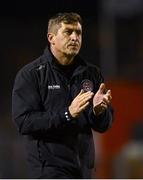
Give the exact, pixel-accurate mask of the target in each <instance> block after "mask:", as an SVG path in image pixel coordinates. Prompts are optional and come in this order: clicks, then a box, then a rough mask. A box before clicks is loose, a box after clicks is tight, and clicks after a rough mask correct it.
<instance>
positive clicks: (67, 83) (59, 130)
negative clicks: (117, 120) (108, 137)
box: [12, 49, 112, 177]
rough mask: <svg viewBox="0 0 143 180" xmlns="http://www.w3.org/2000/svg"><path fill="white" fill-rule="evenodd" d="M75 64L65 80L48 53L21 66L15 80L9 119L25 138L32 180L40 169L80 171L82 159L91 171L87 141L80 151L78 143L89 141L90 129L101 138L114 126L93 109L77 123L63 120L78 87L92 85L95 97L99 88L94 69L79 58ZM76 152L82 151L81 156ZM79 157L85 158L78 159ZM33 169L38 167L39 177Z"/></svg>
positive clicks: (98, 75) (108, 117)
mask: <svg viewBox="0 0 143 180" xmlns="http://www.w3.org/2000/svg"><path fill="white" fill-rule="evenodd" d="M74 61H76V66H75V70H74V72H73V74H72V76H71V78H70V79H69V78H67V77H66V75H65V74H64V73H63V72H62V70H61V69H60V68H59V66H58V65H57V64H56V63H55V60H54V58H53V56H52V55H51V53H50V52H49V50H48V49H46V50H45V52H44V54H43V55H42V56H40V57H39V58H38V59H36V60H35V61H33V62H32V63H29V64H28V65H26V66H24V67H23V68H22V69H21V70H20V71H19V72H18V74H17V76H16V79H15V83H14V88H13V93H12V118H13V120H14V122H15V123H16V125H17V127H18V130H19V132H20V133H21V134H22V135H26V137H27V142H28V143H27V151H28V162H29V165H30V166H31V168H32V167H33V171H35V173H37V175H36V176H35V177H37V176H39V175H40V173H42V172H41V169H42V167H44V166H57V167H65V168H71V169H72V168H73V169H76V168H79V167H80V165H81V164H80V163H81V161H80V157H82V159H84V158H83V157H85V160H86V164H87V166H88V167H92V164H93V160H92V162H91V159H94V157H93V156H92V155H90V156H89V150H91V147H90V146H91V144H90V143H89V142H91V140H90V141H87V140H86V141H85V143H86V144H85V145H84V146H82V145H81V144H80V142H79V138H81V137H82V135H83V137H84V138H85V136H86V137H90V138H92V136H91V135H92V133H91V128H92V129H94V130H95V131H98V132H104V131H106V130H107V129H108V128H109V126H110V125H111V123H112V114H111V111H110V109H108V110H107V111H106V112H105V113H104V114H103V115H100V116H99V117H96V116H95V115H94V114H93V112H92V103H91V105H90V106H89V107H88V109H86V110H85V111H84V112H83V113H81V115H80V116H79V117H78V118H76V119H74V118H73V119H72V118H71V117H70V118H71V119H70V120H67V118H66V115H65V112H66V111H67V108H68V106H69V105H70V103H71V102H72V100H73V99H74V97H75V96H77V94H78V93H79V92H80V90H81V88H82V81H83V80H85V79H88V80H90V81H92V82H93V84H94V88H93V92H94V93H96V91H97V90H98V88H99V86H100V84H101V82H103V78H102V76H101V73H100V71H99V69H98V68H97V67H96V66H94V65H89V64H87V63H85V62H84V61H83V60H82V59H81V58H80V57H78V56H77V57H75V59H74ZM90 138H89V139H90ZM79 144H80V145H79ZM79 147H84V148H85V149H84V150H80V149H79ZM81 151H83V153H84V154H86V155H85V156H84V155H81V154H79V152H81ZM87 154H88V155H87ZM82 163H83V162H82ZM34 167H39V172H36V171H37V170H36V168H35V169H34Z"/></svg>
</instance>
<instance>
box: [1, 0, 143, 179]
mask: <svg viewBox="0 0 143 180" xmlns="http://www.w3.org/2000/svg"><path fill="white" fill-rule="evenodd" d="M64 11H74V12H78V13H80V14H81V16H82V17H83V21H84V24H83V30H84V32H83V46H82V49H81V56H82V57H83V58H84V59H85V60H87V61H89V62H92V63H94V64H96V65H98V66H99V67H100V68H101V70H102V73H103V75H104V77H105V81H106V84H107V88H110V89H111V90H112V95H113V107H114V111H115V112H114V124H113V126H112V128H111V129H110V130H109V131H108V132H106V133H104V134H99V133H95V132H94V137H95V138H94V140H95V149H96V172H95V170H94V169H93V178H143V1H142V0H108V1H107V0H94V1H93V0H88V1H83V0H52V1H50V0H47V2H46V4H44V2H40V1H37V2H36V1H35V2H34V3H33V4H31V5H30V4H29V3H28V2H22V1H18V2H13V1H11V2H7V1H5V2H4V4H3V5H2V4H1V6H0V55H1V60H0V63H1V64H0V67H1V68H0V69H1V71H0V83H1V86H0V178H26V177H27V173H26V172H27V171H26V162H25V149H24V142H23V141H22V138H21V137H20V136H19V134H18V132H17V130H16V127H15V125H14V123H13V122H12V119H11V92H12V87H13V82H14V78H15V75H16V73H17V71H18V70H19V69H20V68H21V67H22V66H23V65H25V64H26V63H28V62H30V61H32V60H34V59H35V58H37V57H38V56H40V55H41V54H42V53H43V49H44V48H45V46H46V44H47V39H46V31H47V21H48V18H49V17H50V16H51V15H53V14H55V13H56V12H64Z"/></svg>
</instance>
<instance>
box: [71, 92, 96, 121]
mask: <svg viewBox="0 0 143 180" xmlns="http://www.w3.org/2000/svg"><path fill="white" fill-rule="evenodd" d="M92 97H93V92H91V91H88V92H84V91H83V89H82V90H81V91H80V93H79V94H78V95H77V96H76V97H75V98H74V100H73V101H72V103H71V105H70V106H69V112H70V114H71V116H72V117H73V118H75V117H78V116H79V114H80V113H81V112H82V111H83V110H85V109H86V108H87V106H88V105H89V101H90V99H91V98H92Z"/></svg>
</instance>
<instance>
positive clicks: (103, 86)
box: [98, 83, 106, 94]
mask: <svg viewBox="0 0 143 180" xmlns="http://www.w3.org/2000/svg"><path fill="white" fill-rule="evenodd" d="M105 90H106V87H105V84H104V83H101V84H100V87H99V90H98V91H99V92H100V93H102V94H104V92H105Z"/></svg>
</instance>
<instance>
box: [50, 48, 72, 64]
mask: <svg viewBox="0 0 143 180" xmlns="http://www.w3.org/2000/svg"><path fill="white" fill-rule="evenodd" d="M51 52H52V54H53V55H54V57H55V58H56V59H57V61H58V62H59V64H61V65H69V64H71V63H72V62H73V59H74V56H72V55H66V54H61V53H59V52H57V51H55V49H53V48H51Z"/></svg>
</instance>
